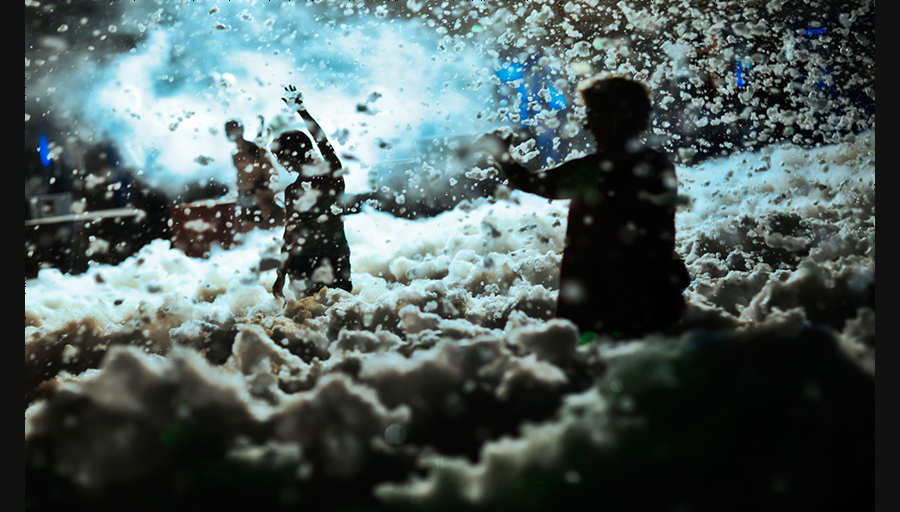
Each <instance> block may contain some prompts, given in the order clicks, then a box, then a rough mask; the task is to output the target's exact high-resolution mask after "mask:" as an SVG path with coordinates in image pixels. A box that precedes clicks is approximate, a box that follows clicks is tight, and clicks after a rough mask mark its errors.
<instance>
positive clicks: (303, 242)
mask: <svg viewBox="0 0 900 512" xmlns="http://www.w3.org/2000/svg"><path fill="white" fill-rule="evenodd" d="M282 99H283V100H284V102H285V104H287V105H288V107H290V108H292V109H294V110H296V111H297V113H298V114H299V115H300V117H301V118H302V119H303V121H304V122H305V123H306V127H307V129H308V130H309V132H310V134H312V136H313V138H314V139H315V141H316V146H317V147H318V148H319V152H320V153H321V156H322V158H324V160H323V159H322V158H319V156H318V155H316V152H315V150H314V149H313V145H312V142H311V141H310V139H309V137H307V136H306V134H305V133H303V132H301V131H298V130H290V131H286V132H284V133H282V134H281V135H279V136H278V137H277V138H276V139H275V140H274V141H272V153H273V154H274V155H275V157H276V158H277V159H278V162H279V163H280V164H281V165H282V166H283V167H284V168H285V169H286V170H288V171H290V172H294V173H297V174H298V177H297V180H296V181H295V182H294V183H292V184H291V185H289V186H288V187H287V189H285V191H284V202H285V209H286V223H285V230H284V245H283V247H282V252H283V253H287V257H286V259H285V260H284V263H283V264H282V265H281V268H280V269H279V271H278V278H277V279H276V281H275V283H274V285H273V286H272V293H273V294H274V295H275V296H276V297H282V296H283V294H282V289H283V287H284V278H285V275H289V276H290V277H291V284H290V286H291V289H292V290H293V291H294V293H295V295H296V297H297V298H298V299H299V298H302V297H305V296H308V295H312V294H314V293H316V292H318V291H319V290H320V289H322V287H324V286H328V287H336V288H341V289H344V290H347V291H350V290H352V289H353V285H352V283H351V282H350V247H349V245H348V244H347V237H346V236H345V234H344V219H343V213H344V178H343V176H342V175H341V173H340V171H341V169H342V166H341V161H340V160H339V159H338V157H337V155H336V154H335V152H334V149H333V148H332V147H331V143H329V142H328V139H327V138H326V137H325V133H324V132H323V131H322V128H321V127H320V126H319V124H318V123H317V122H316V121H315V120H314V119H313V118H312V116H311V115H310V114H309V112H307V111H306V107H305V106H304V105H303V99H302V95H301V93H300V92H298V91H297V90H296V89H295V88H294V87H293V86H289V87H286V88H285V97H284V98H282Z"/></svg>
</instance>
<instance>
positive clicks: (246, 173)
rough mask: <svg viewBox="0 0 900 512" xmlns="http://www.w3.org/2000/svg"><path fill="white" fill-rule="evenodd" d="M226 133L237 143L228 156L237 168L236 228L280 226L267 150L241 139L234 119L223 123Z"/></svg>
mask: <svg viewBox="0 0 900 512" xmlns="http://www.w3.org/2000/svg"><path fill="white" fill-rule="evenodd" d="M225 135H226V136H227V137H228V140H230V141H232V142H234V143H235V145H236V148H235V149H234V150H232V152H231V159H232V162H233V163H234V167H235V168H236V169H237V188H238V198H237V206H238V208H240V214H239V215H238V221H239V223H240V230H239V231H240V232H248V231H250V230H252V229H253V228H255V227H262V228H264V229H269V228H272V227H274V226H281V225H283V224H284V211H283V210H282V209H281V208H279V207H278V205H277V204H275V191H274V190H272V178H273V177H274V176H275V166H274V163H273V162H272V160H271V157H270V156H269V153H268V151H266V150H265V149H264V148H262V147H260V146H258V145H256V144H254V143H253V142H250V141H248V140H245V139H244V125H243V123H241V122H240V121H239V120H237V119H232V120H230V121H228V122H227V123H225Z"/></svg>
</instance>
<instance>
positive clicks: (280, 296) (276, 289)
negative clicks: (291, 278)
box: [272, 272, 284, 299]
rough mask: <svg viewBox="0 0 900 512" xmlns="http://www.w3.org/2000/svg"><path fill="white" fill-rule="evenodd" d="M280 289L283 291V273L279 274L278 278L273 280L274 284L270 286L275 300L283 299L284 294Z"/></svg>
mask: <svg viewBox="0 0 900 512" xmlns="http://www.w3.org/2000/svg"><path fill="white" fill-rule="evenodd" d="M282 289H284V272H279V273H278V278H277V279H275V284H273V285H272V295H274V296H275V298H276V299H283V298H284V294H283V293H282V292H281V291H282Z"/></svg>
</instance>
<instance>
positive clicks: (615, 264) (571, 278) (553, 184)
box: [486, 78, 689, 343]
mask: <svg viewBox="0 0 900 512" xmlns="http://www.w3.org/2000/svg"><path fill="white" fill-rule="evenodd" d="M579 92H580V94H581V97H582V100H583V101H584V105H585V107H586V113H587V120H586V123H585V125H586V127H587V129H588V130H589V131H590V132H591V133H592V134H593V136H594V140H595V142H596V145H597V153H594V154H591V155H588V156H585V157H582V158H578V159H573V160H569V161H567V162H565V163H563V164H561V165H559V166H557V167H555V168H553V169H549V170H546V171H542V172H539V173H535V174H532V173H530V172H529V171H528V170H527V169H526V168H525V167H523V166H522V165H521V164H519V163H518V162H515V161H513V160H512V159H511V158H510V156H509V154H508V147H509V142H510V141H509V139H501V141H502V143H504V144H505V148H503V149H506V151H507V152H506V153H503V155H502V156H500V157H499V158H495V161H498V162H497V164H498V166H499V167H500V169H501V170H502V171H504V173H505V174H506V176H507V177H508V178H509V181H510V182H511V183H512V184H513V185H514V186H516V187H518V188H519V189H521V190H523V191H525V192H529V193H532V194H538V195H541V196H544V197H546V198H550V199H570V200H571V203H570V205H569V217H568V228H567V230H566V248H565V252H564V253H563V261H562V269H561V273H560V285H559V299H558V303H557V304H558V305H557V316H559V317H563V318H568V319H569V320H571V321H573V322H574V323H575V324H577V325H578V327H579V328H580V329H581V332H582V343H584V342H586V341H589V340H590V339H591V338H593V336H594V334H595V333H601V332H603V333H608V334H611V335H613V336H614V337H617V338H618V337H621V336H632V335H637V334H641V333H646V332H649V331H654V330H658V329H662V328H665V327H667V326H670V325H671V324H673V323H675V322H677V321H678V320H679V319H680V318H681V317H682V315H683V313H684V310H685V303H684V299H683V298H682V296H681V292H682V290H684V288H685V287H686V286H687V285H688V282H689V278H688V275H687V270H686V268H685V266H684V263H683V262H682V261H681V260H680V259H677V257H676V256H675V252H674V251H675V207H676V206H677V189H676V186H677V184H676V179H675V168H674V166H673V165H672V163H671V162H670V161H669V159H668V158H667V157H666V156H665V155H664V154H662V153H659V152H657V151H654V150H653V149H649V148H647V147H645V146H643V145H642V144H641V143H640V141H639V140H638V136H639V135H640V134H641V133H642V132H643V131H644V130H645V129H646V128H647V124H648V120H649V116H650V111H651V104H650V93H649V91H648V90H647V89H646V87H645V86H643V85H642V84H640V83H638V82H635V81H632V80H628V79H624V78H609V79H601V80H596V79H595V80H593V81H591V82H588V83H586V84H584V85H582V86H581V87H579ZM491 138H493V139H494V140H495V141H496V139H497V138H498V136H497V135H488V136H486V139H487V141H488V142H489V141H490V139H491Z"/></svg>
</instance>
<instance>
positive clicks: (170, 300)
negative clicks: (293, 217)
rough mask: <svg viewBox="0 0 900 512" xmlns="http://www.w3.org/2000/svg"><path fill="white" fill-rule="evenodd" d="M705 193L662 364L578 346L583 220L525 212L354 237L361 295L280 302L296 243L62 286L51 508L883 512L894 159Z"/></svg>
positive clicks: (55, 335)
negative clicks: (879, 473)
mask: <svg viewBox="0 0 900 512" xmlns="http://www.w3.org/2000/svg"><path fill="white" fill-rule="evenodd" d="M678 177H679V182H680V189H679V191H680V193H681V194H682V195H684V196H686V197H688V198H689V199H690V204H689V205H687V206H684V207H682V208H681V210H680V211H679V213H678V215H677V218H676V221H677V229H678V233H677V248H678V251H679V252H680V254H681V255H682V257H683V258H684V259H685V262H686V264H687V267H688V270H689V272H690V274H691V277H692V279H693V281H692V283H691V285H690V286H689V288H688V289H687V290H686V291H685V296H686V298H687V300H688V305H689V309H688V314H687V317H686V319H685V321H684V325H683V326H681V328H680V331H679V332H677V333H673V334H669V335H662V334H654V335H650V336H647V337H646V338H644V339H633V340H612V339H609V338H601V339H600V340H598V341H596V342H594V343H591V344H588V345H585V346H579V345H578V339H579V333H578V332H577V330H576V328H575V327H574V325H573V324H571V323H569V322H568V321H566V320H558V319H554V318H553V310H554V307H555V301H556V295H557V284H558V283H557V279H558V271H559V263H560V260H561V255H562V250H563V239H564V233H565V227H566V211H567V210H566V206H567V205H566V203H565V202H547V201H545V200H542V199H540V198H537V197H535V196H530V195H527V194H522V193H519V192H512V193H509V194H504V193H503V191H502V190H501V193H500V194H499V195H498V197H496V198H493V199H491V200H488V199H484V200H479V201H476V202H474V203H472V202H465V203H463V204H461V205H460V206H459V207H457V208H456V209H455V210H453V211H450V212H448V213H445V214H443V215H441V216H439V217H436V218H433V219H427V220H420V221H407V220H402V219H396V218H393V217H391V216H389V215H387V214H382V213H380V212H375V211H371V210H366V211H364V212H363V213H362V214H359V215H353V216H348V217H347V218H346V230H347V234H348V240H349V242H350V247H351V251H352V257H351V262H352V266H353V283H354V288H353V291H352V293H347V292H345V291H343V290H326V291H324V292H322V293H320V294H319V295H317V296H315V297H312V298H301V299H300V300H296V299H298V298H297V297H290V296H289V297H288V300H287V302H286V303H284V302H282V301H279V300H276V299H274V298H273V297H272V295H271V284H272V282H273V281H274V279H275V271H274V270H272V269H271V264H270V263H268V264H267V263H265V262H266V261H269V262H270V261H271V258H277V257H278V254H279V251H280V240H281V232H280V231H277V230H276V231H271V232H261V231H257V232H253V233H251V234H249V235H248V236H247V238H246V240H245V241H244V243H243V245H241V246H238V247H236V248H234V249H232V250H228V251H223V250H215V251H213V253H212V255H211V257H210V258H209V259H208V260H203V259H193V258H189V257H186V256H185V255H184V254H183V253H181V252H179V251H177V250H173V249H171V248H170V244H169V243H168V242H167V241H163V240H157V241H155V242H153V243H152V244H150V245H148V246H146V247H145V248H143V249H142V250H141V251H140V253H139V254H137V255H136V256H134V257H132V258H130V259H128V260H127V261H125V262H124V263H122V264H120V265H118V266H115V267H111V266H95V267H92V268H91V269H90V270H89V271H88V272H87V273H86V274H83V275H79V276H69V275H62V274H60V273H59V272H58V271H55V270H42V271H41V273H40V275H39V277H38V278H37V279H35V280H31V281H28V282H27V283H26V296H25V318H26V320H25V397H26V398H25V407H26V419H25V440H26V501H27V502H28V503H30V504H31V505H32V506H41V505H45V506H62V505H70V504H72V503H75V502H78V501H84V502H86V503H96V504H98V505H108V504H112V503H120V502H119V501H116V500H122V499H126V500H139V501H136V502H137V503H139V504H141V505H142V506H143V505H147V506H148V507H151V508H152V507H153V506H158V507H171V506H173V505H174V504H179V505H185V504H191V505H197V506H210V505H216V504H221V505H236V504H244V505H248V506H269V507H272V506H275V507H279V506H284V507H297V506H307V507H313V508H314V509H318V510H321V509H341V508H346V507H351V506H355V507H357V508H355V509H354V510H359V509H380V508H384V507H398V508H409V509H418V510H438V509H440V510H460V509H482V510H487V509H492V510H494V509H497V508H504V509H506V510H524V509H534V510H549V509H550V507H551V506H552V507H558V506H562V505H575V504H579V503H582V501H581V500H583V499H591V500H593V501H594V502H595V503H596V504H597V508H601V507H600V505H604V504H605V505H607V506H608V507H609V509H611V510H622V509H640V510H650V509H652V510H721V509H722V508H721V503H722V500H733V499H735V497H736V496H742V497H746V498H745V499H746V500H747V502H748V503H750V504H756V505H769V506H773V507H774V508H777V509H781V508H786V507H791V506H799V507H800V508H802V509H807V510H814V509H823V508H824V509H833V507H834V506H836V505H840V506H843V507H845V508H843V509H844V510H849V509H854V510H865V509H867V507H870V506H871V503H872V494H871V493H872V489H873V488H874V483H873V481H872V479H871V468H872V464H873V461H874V442H873V440H872V435H871V432H872V431H873V428H874V426H873V419H874V402H873V397H874V373H875V363H874V361H875V359H874V353H875V309H874V307H875V306H874V287H875V207H874V203H875V196H874V191H875V142H874V133H871V134H863V135H861V136H859V137H858V138H857V140H856V142H855V143H848V144H843V145H839V146H829V147H824V148H820V149H813V150H808V149H799V148H796V147H785V148H775V147H773V148H768V149H765V150H763V151H760V152H756V153H750V154H737V155H735V156H733V157H731V158H729V159H726V160H722V161H715V162H707V163H705V164H703V165H701V166H699V167H696V168H679V169H678ZM261 262H263V266H262V268H263V269H265V268H267V267H268V268H269V269H268V270H260V268H261ZM609 293H615V291H614V290H611V291H609ZM742 499H744V498H742ZM29 500H30V501H29ZM728 502H731V501H726V503H728ZM717 506H719V508H716V507H717ZM678 507H681V508H680V509H679V508H678ZM725 508H728V507H725Z"/></svg>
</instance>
